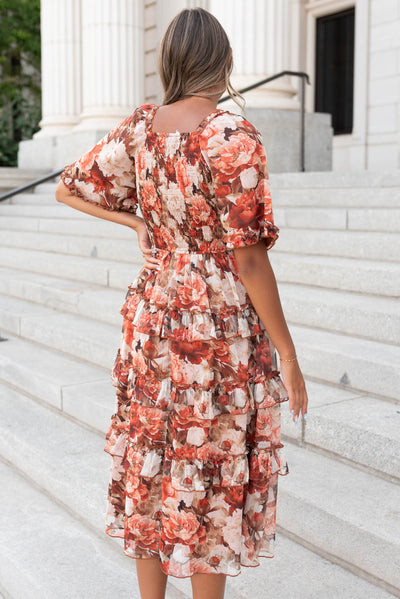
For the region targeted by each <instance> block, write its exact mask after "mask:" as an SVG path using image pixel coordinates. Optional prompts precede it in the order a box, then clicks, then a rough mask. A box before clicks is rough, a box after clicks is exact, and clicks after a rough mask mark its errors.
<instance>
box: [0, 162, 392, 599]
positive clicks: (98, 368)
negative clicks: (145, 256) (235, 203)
mask: <svg viewBox="0 0 400 599" xmlns="http://www.w3.org/2000/svg"><path fill="white" fill-rule="evenodd" d="M54 189H55V184H45V185H42V186H39V187H38V188H36V193H33V194H24V195H20V196H17V197H15V198H13V199H12V200H9V201H6V202H2V203H0V335H1V338H2V339H3V341H1V340H0V398H1V402H0V410H1V417H0V457H1V461H2V464H0V470H1V474H2V476H3V477H4V480H5V484H3V485H2V486H1V491H0V493H1V495H2V510H1V516H0V518H1V522H0V526H1V530H2V533H3V534H2V539H1V541H0V596H4V597H5V598H8V597H11V598H12V599H22V598H23V599H30V598H32V599H36V598H38V599H39V597H40V599H43V598H49V599H53V598H54V599H55V598H57V599H59V598H61V599H64V598H65V599H67V598H68V599H71V598H77V599H78V598H79V599H83V598H85V599H92V598H93V599H94V598H96V599H98V598H107V599H108V598H109V597H111V596H114V594H118V596H120V597H127V598H128V597H130V598H131V599H135V598H137V599H139V597H140V594H139V589H138V585H137V581H136V575H135V564H134V563H133V560H131V559H129V558H128V557H127V556H125V555H124V554H123V551H122V541H121V540H120V539H112V538H110V537H108V536H107V535H106V534H105V532H104V518H105V508H106V492H107V484H108V475H109V467H110V457H109V456H108V455H107V454H106V453H105V452H104V451H103V446H104V443H105V439H104V435H105V432H106V430H107V428H108V425H109V419H110V416H111V414H112V412H113V410H114V402H115V395H114V388H113V387H112V385H111V381H110V368H111V364H112V362H113V360H114V357H115V354H116V350H117V348H118V346H119V342H120V329H121V324H122V317H121V316H120V314H119V309H120V307H121V306H122V303H123V301H124V298H125V293H126V289H127V286H128V284H129V283H130V282H131V281H133V279H134V278H135V276H136V274H137V272H138V270H139V269H140V267H141V265H142V263H143V262H142V256H141V253H140V252H139V250H138V245H137V241H136V235H135V233H134V232H132V231H130V230H128V229H127V228H125V227H120V226H118V225H116V224H115V223H110V222H107V221H102V220H100V219H95V218H93V217H91V216H89V215H86V214H84V213H81V212H78V211H74V210H72V209H71V208H69V207H68V206H64V205H60V204H58V203H57V202H56V201H55V198H54ZM271 190H272V197H273V205H274V214H275V220H276V223H277V224H278V226H279V227H280V229H281V235H280V239H279V241H278V242H277V244H276V246H275V247H274V248H273V249H272V250H271V252H270V254H269V255H270V259H271V263H272V264H273V267H274V270H275V273H276V276H277V279H278V283H279V290H280V295H281V298H282V304H283V307H284V311H285V314H286V318H287V320H288V323H289V327H290V330H291V333H292V336H293V338H294V341H295V344H296V348H297V352H298V355H299V361H300V365H301V367H302V370H303V372H304V374H305V375H306V378H307V389H308V394H309V409H308V421H307V422H302V421H300V422H299V423H298V424H294V423H293V422H292V421H291V419H290V418H289V416H290V415H289V410H288V407H287V405H284V406H283V408H282V439H283V442H284V444H285V447H286V455H287V458H288V462H289V469H290V474H289V476H287V477H280V478H279V494H278V504H277V539H276V556H275V558H274V559H272V560H268V559H261V565H260V567H259V568H243V572H242V574H241V575H240V576H238V577H236V578H235V579H231V578H228V582H227V593H226V596H227V599H228V598H229V599H244V598H245V597H246V598H247V597H248V596H249V591H250V592H251V594H252V595H255V596H259V597H260V598H262V599H264V598H265V599H266V598H267V597H268V596H271V595H275V596H277V597H285V599H316V598H317V597H318V598H321V597H322V598H323V599H331V598H332V599H333V598H335V599H337V597H341V598H343V599H358V598H360V599H361V598H363V599H364V598H368V599H384V598H388V599H389V597H393V596H396V597H400V508H399V506H400V492H399V483H400V403H399V398H400V385H399V382H400V380H399V379H400V369H399V365H400V348H399V346H398V342H399V339H400V302H399V301H398V295H399V290H400V266H399V262H398V257H399V255H400V251H399V250H400V202H399V199H400V172H397V173H387V174H373V173H359V174H339V173H331V172H326V173H321V172H320V173H285V174H275V175H273V174H271ZM17 519H18V520H17ZM16 520H17V522H18V524H17V531H18V532H17V534H16V531H15V528H16ZM21 533H22V534H21ZM267 581H268V586H266V583H267ZM190 588H191V587H190V580H189V579H181V580H179V579H176V578H172V577H170V580H169V583H168V591H167V597H168V599H175V598H176V599H185V598H187V597H191V592H190ZM267 591H268V592H267Z"/></svg>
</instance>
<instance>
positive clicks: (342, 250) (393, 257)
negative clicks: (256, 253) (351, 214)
mask: <svg viewBox="0 0 400 599" xmlns="http://www.w3.org/2000/svg"><path fill="white" fill-rule="evenodd" d="M276 249H279V251H280V252H289V253H293V254H297V255H304V254H311V255H313V256H340V257H343V258H356V259H359V260H386V261H388V262H398V256H399V255H400V235H398V234H397V233H390V234H388V233H377V232H370V233H364V232H355V231H353V232H351V231H327V230H324V231H317V230H314V231H313V230H311V229H307V230H305V229H303V230H296V229H288V228H285V227H282V228H281V229H280V235H279V240H278V241H277V244H276V246H275V247H274V248H273V249H272V250H271V251H272V252H274V251H275V250H276Z"/></svg>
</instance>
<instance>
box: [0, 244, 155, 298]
mask: <svg viewBox="0 0 400 599" xmlns="http://www.w3.org/2000/svg"><path fill="white" fill-rule="evenodd" d="M143 263H144V261H143V257H142V255H141V254H140V262H139V263H138V262H136V261H135V254H132V262H131V263H129V262H123V261H121V262H120V263H116V262H115V261H112V260H101V259H98V258H94V257H91V258H84V257H81V256H70V255H66V254H54V253H47V252H41V251H37V250H31V249H26V248H8V247H1V246H0V266H2V267H6V268H13V269H16V270H23V271H25V270H26V268H27V265H29V270H30V271H31V272H34V273H40V274H46V275H50V276H54V277H57V276H59V277H62V278H64V279H71V280H73V281H84V282H85V283H89V284H95V285H104V286H106V287H114V288H116V289H126V288H127V287H128V285H129V284H130V283H131V282H132V281H133V280H134V279H135V277H136V275H137V274H138V272H139V271H140V269H141V268H142V266H143Z"/></svg>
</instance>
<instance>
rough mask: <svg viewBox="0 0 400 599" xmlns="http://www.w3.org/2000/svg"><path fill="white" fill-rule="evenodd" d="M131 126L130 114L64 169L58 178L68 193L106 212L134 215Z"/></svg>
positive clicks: (133, 163) (134, 178) (134, 184)
mask: <svg viewBox="0 0 400 599" xmlns="http://www.w3.org/2000/svg"><path fill="white" fill-rule="evenodd" d="M133 125H134V123H133V116H132V115H131V116H129V117H128V118H126V119H124V120H123V121H122V122H121V123H120V124H119V125H117V127H115V129H113V130H112V131H109V132H108V133H107V134H106V135H105V136H104V137H103V139H101V140H100V141H99V142H98V143H97V144H96V145H95V146H94V147H93V148H92V149H91V150H89V151H88V152H86V154H84V155H83V156H81V157H80V158H79V159H78V160H77V161H76V162H74V163H73V164H71V165H69V166H66V167H65V169H64V171H63V172H62V173H61V179H62V181H63V182H64V184H65V185H66V186H67V187H68V189H69V190H70V192H71V193H73V194H75V195H77V196H79V197H80V198H82V199H83V200H86V201H88V202H92V203H93V204H98V205H99V206H102V207H103V208H106V209H107V210H119V211H125V212H133V213H134V214H136V211H137V207H138V200H137V194H136V175H135V160H134V157H133V156H132V152H131V151H130V147H131V137H132V133H133Z"/></svg>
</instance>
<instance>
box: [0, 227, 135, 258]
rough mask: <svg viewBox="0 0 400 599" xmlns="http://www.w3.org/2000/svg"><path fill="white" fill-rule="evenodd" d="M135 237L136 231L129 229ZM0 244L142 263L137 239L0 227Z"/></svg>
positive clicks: (22, 248)
mask: <svg viewBox="0 0 400 599" xmlns="http://www.w3.org/2000/svg"><path fill="white" fill-rule="evenodd" d="M132 233H133V234H134V235H135V237H136V234H135V233H134V232H132ZM0 235H1V245H2V246H6V247H15V248H18V249H21V250H24V249H26V250H27V251H29V249H30V248H35V251H40V252H50V253H55V254H66V255H72V256H83V257H85V258H91V257H93V258H99V259H103V260H115V261H116V262H120V261H123V262H128V263H132V262H133V263H134V264H138V263H140V262H142V263H143V256H142V253H141V251H140V249H139V247H138V244H137V239H134V238H133V236H132V240H131V241H124V240H122V239H118V240H115V239H114V240H112V239H104V238H100V239H96V238H93V237H91V238H90V237H89V238H87V237H85V236H77V235H74V236H67V235H65V234H64V235H54V234H47V233H44V234H43V233H39V234H37V233H27V232H26V233H24V234H21V232H20V231H0Z"/></svg>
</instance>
